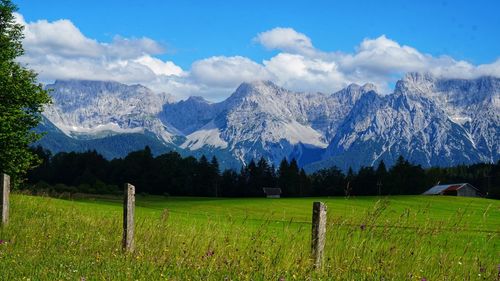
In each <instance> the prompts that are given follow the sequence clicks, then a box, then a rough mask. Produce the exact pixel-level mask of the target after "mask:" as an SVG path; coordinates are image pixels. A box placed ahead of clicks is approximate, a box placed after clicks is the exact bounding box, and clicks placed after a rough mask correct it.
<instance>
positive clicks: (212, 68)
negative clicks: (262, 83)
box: [16, 14, 500, 100]
mask: <svg viewBox="0 0 500 281" xmlns="http://www.w3.org/2000/svg"><path fill="white" fill-rule="evenodd" d="M16 17H17V21H18V22H19V23H21V24H23V25H24V26H25V31H24V34H25V39H24V41H23V44H24V48H25V54H24V55H23V56H22V57H21V58H20V59H19V61H20V62H21V63H23V64H26V65H27V66H28V67H30V68H32V69H34V70H35V71H36V72H38V73H39V79H40V81H42V82H47V83H48V82H52V81H54V80H56V79H90V80H114V81H119V82H123V83H140V84H143V85H145V86H148V87H150V88H152V89H153V90H155V91H162V92H168V93H171V94H173V95H174V96H177V97H179V98H185V97H187V96H190V95H198V96H204V97H206V98H207V99H210V100H221V99H223V98H225V97H227V96H228V95H230V94H231V93H232V91H234V89H235V88H236V87H237V86H238V85H239V84H240V83H242V82H248V81H254V80H272V81H274V82H276V83H277V84H279V85H281V86H284V87H286V88H289V89H292V90H296V91H319V92H325V93H331V92H334V91H337V90H339V89H341V88H343V87H345V86H347V85H349V84H351V83H358V84H364V83H366V82H371V83H374V84H375V85H377V87H378V88H379V89H380V90H381V91H382V92H389V91H390V90H391V89H389V85H390V84H391V83H393V82H395V80H396V79H398V78H400V77H401V76H402V75H403V74H404V73H406V72H412V71H417V72H430V73H432V74H434V75H437V76H440V77H447V78H475V77H478V76H483V75H491V76H497V77H500V59H498V60H496V61H494V62H492V63H490V64H482V65H474V64H471V63H469V62H467V61H462V60H455V59H454V58H452V57H449V56H439V57H435V56H432V55H429V54H425V53H422V52H420V51H419V50H417V49H415V48H413V47H410V46H405V45H401V44H399V43H398V42H395V41H394V40H391V39H389V38H387V37H386V36H385V35H381V36H379V37H378V38H366V39H364V40H363V41H362V42H361V43H360V44H359V45H358V46H356V48H355V50H354V52H352V53H343V52H338V51H324V50H319V49H317V48H316V47H314V45H313V42H312V40H311V38H309V37H308V36H307V35H305V34H303V33H300V32H297V31H296V30H294V29H292V28H283V27H277V28H274V29H271V30H268V31H264V32H262V33H259V34H257V35H256V37H255V38H253V42H255V43H257V44H260V45H262V46H263V47H264V48H265V49H268V50H275V51H276V50H277V51H278V53H277V54H276V55H274V56H272V57H270V58H269V59H266V60H263V61H261V62H256V61H253V60H252V59H250V58H246V57H242V56H231V57H228V56H215V57H209V58H205V59H201V60H198V61H195V62H193V63H192V65H191V68H190V69H182V68H181V67H180V66H178V65H176V64H175V62H173V61H164V60H161V59H159V58H157V57H156V56H157V55H160V54H163V53H165V48H164V47H163V46H162V45H161V44H159V43H158V42H156V41H154V40H152V39H150V38H124V37H120V36H115V37H114V38H113V40H112V41H111V42H109V43H105V42H99V41H97V40H94V39H92V38H88V37H87V36H85V35H84V34H82V32H81V31H80V30H79V29H78V28H77V27H76V26H75V25H74V24H73V23H72V22H71V21H70V20H66V19H62V20H57V21H53V22H48V21H46V20H39V21H36V22H29V23H28V22H26V21H25V20H24V18H23V17H22V15H20V14H16Z"/></svg>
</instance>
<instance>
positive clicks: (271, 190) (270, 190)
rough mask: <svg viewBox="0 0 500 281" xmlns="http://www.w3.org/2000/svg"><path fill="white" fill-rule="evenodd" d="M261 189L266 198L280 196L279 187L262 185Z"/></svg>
mask: <svg viewBox="0 0 500 281" xmlns="http://www.w3.org/2000/svg"><path fill="white" fill-rule="evenodd" d="M263 190H264V194H266V197H267V198H280V196H281V188H275V187H264V188H263Z"/></svg>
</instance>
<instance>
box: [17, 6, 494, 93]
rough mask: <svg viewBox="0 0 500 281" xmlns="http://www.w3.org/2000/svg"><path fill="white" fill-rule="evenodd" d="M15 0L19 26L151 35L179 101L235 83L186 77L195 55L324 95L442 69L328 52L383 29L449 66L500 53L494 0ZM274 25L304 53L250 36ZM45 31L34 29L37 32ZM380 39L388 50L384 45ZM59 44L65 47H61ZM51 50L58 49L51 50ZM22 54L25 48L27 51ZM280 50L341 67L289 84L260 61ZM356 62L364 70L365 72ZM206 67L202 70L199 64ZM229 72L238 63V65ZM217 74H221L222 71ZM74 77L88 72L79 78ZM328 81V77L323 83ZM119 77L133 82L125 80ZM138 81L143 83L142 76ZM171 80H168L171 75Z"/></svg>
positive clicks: (99, 35)
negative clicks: (177, 71)
mask: <svg viewBox="0 0 500 281" xmlns="http://www.w3.org/2000/svg"><path fill="white" fill-rule="evenodd" d="M233 2H234V3H233ZM16 3H17V5H18V6H19V13H20V14H21V15H22V16H23V17H24V21H25V22H26V23H27V24H29V23H34V22H37V21H40V20H47V22H48V23H54V22H56V21H58V20H61V19H67V20H69V21H70V22H71V23H72V24H73V25H74V26H75V27H76V28H77V29H78V30H79V32H81V34H82V35H83V36H85V37H86V38H88V39H91V40H94V41H96V42H99V43H100V44H113V42H115V43H116V38H124V39H130V40H135V39H140V38H144V37H146V38H148V39H151V40H153V41H154V42H155V43H156V44H158V45H159V46H161V49H162V50H161V51H159V50H158V51H146V52H145V53H148V55H150V56H151V57H153V58H158V59H161V60H162V61H164V62H167V61H168V62H172V63H173V64H175V65H176V66H178V67H180V68H182V70H183V73H184V74H183V75H184V76H183V77H184V78H182V79H179V78H176V79H174V80H176V83H183V84H186V83H188V84H189V83H190V85H188V86H189V87H188V88H190V89H191V90H186V87H184V88H182V89H180V90H179V89H177V90H178V91H179V92H180V93H177V95H178V96H181V97H182V96H186V95H191V94H197V93H198V94H200V95H206V96H207V97H209V98H213V99H220V98H222V97H223V96H224V95H227V91H229V90H230V89H232V88H233V87H234V86H235V85H233V84H236V80H237V79H238V77H235V78H234V80H235V81H234V82H231V83H226V82H227V81H225V82H224V81H222V82H221V81H218V82H216V83H212V84H211V82H210V81H208V80H209V79H206V77H203V78H201V79H200V77H199V76H200V75H201V76H203V75H204V74H202V73H201V72H198V74H197V75H192V73H193V72H194V69H193V64H196V62H200V61H201V62H206V60H207V59H209V58H213V57H216V58H224V59H227V58H234V57H241V58H245V59H248V60H250V61H251V62H255V63H257V64H258V65H260V66H263V67H265V68H266V69H264V70H263V71H264V72H266V73H265V74H262V73H261V72H260V70H259V69H257V68H255V69H257V70H256V71H257V72H259V73H258V74H255V73H254V72H252V71H255V69H254V68H252V69H253V70H249V71H250V72H252V73H253V74H252V75H253V76H255V77H256V78H259V77H268V76H269V77H271V78H273V77H274V78H276V77H277V76H279V77H278V78H276V79H275V80H278V82H282V83H281V84H283V85H284V86H288V87H290V88H293V89H296V90H322V91H328V90H330V91H332V90H336V89H337V88H339V87H341V86H342V85H343V84H348V83H351V82H363V81H361V80H374V81H365V82H374V83H375V84H377V85H378V86H380V87H381V88H384V87H385V88H387V87H388V85H392V84H393V83H394V79H396V78H395V77H397V76H398V75H400V74H401V73H402V72H405V71H409V70H413V68H412V67H413V66H415V65H418V67H417V66H415V67H414V68H415V70H416V71H421V70H422V69H425V68H426V67H432V68H436V69H440V70H439V71H438V70H436V72H437V73H439V74H443V73H444V72H443V70H442V69H443V67H441V66H442V65H443V63H441V62H437V61H435V60H434V61H432V62H427V61H426V62H425V63H420V64H415V63H413V62H412V64H411V65H412V67H410V66H409V65H410V64H406V65H405V66H401V65H400V66H396V67H395V66H394V65H389V66H387V67H388V69H376V71H375V70H370V71H366V70H365V69H372V68H374V67H375V68H377V67H376V65H375V66H374V65H369V64H365V63H358V64H356V66H352V65H349V66H348V67H346V66H345V63H344V62H343V61H344V60H342V62H339V61H338V60H337V59H336V58H332V56H334V54H335V53H342V54H347V55H352V56H356V54H357V53H358V51H359V49H360V46H361V44H362V42H363V40H367V39H368V40H370V39H372V40H375V39H377V38H380V37H381V36H383V35H385V37H384V38H386V39H387V40H390V42H396V43H397V44H399V46H401V47H404V46H408V47H411V48H413V49H415V50H418V53H419V54H421V55H427V54H428V55H431V56H432V58H433V59H434V58H435V59H438V58H441V57H443V56H446V57H449V58H452V59H453V61H454V62H462V61H463V62H466V63H468V64H470V66H467V69H472V68H476V67H477V66H479V65H488V64H492V63H495V62H496V61H497V60H498V58H499V57H500V51H499V50H500V28H499V27H500V16H498V11H500V1H451V0H448V1H401V0H400V1H314V2H313V1H239V2H236V1H175V2H173V1H115V0H111V1H103V0H101V1H94V0H87V1H76V0H72V1H54V0H44V1H34V0H31V1H24V0H23V1H16ZM277 27H282V28H288V29H290V30H293V31H294V32H296V33H297V34H302V35H304V36H306V38H307V39H306V40H310V41H311V44H312V45H313V46H312V47H311V48H314V50H316V51H311V52H306V53H304V51H303V50H302V49H301V50H299V51H297V50H298V49H297V48H294V47H290V45H286V46H285V45H283V44H281V43H277V44H273V43H269V42H267V43H266V42H263V41H262V40H259V39H256V38H258V35H259V34H261V33H263V32H266V31H271V30H273V29H275V28H277ZM43 33H44V32H42V31H41V34H42V35H43ZM294 34H295V33H287V34H284V35H283V34H281V35H282V36H288V37H290V36H292V37H293V36H295V35H296V34H295V35H294ZM40 36H41V35H40ZM40 36H38V37H37V38H40ZM299 37H300V36H299ZM300 38H302V37H300ZM300 38H299V39H300ZM114 40H115V41H114ZM33 42H34V41H33ZM33 42H32V45H30V44H27V46H28V48H29V47H30V46H31V47H33V46H34V45H35V44H38V43H33ZM37 42H38V41H37ZM273 42H274V41H273ZM379 45H380V44H379ZM382 45H384V46H387V44H385V43H384V44H382ZM59 47H61V48H63V47H64V46H58V48H59ZM51 48H52V49H54V48H56V47H55V46H52V47H51ZM308 48H309V47H308ZM377 50H380V48H379V49H377ZM396 51H397V50H396ZM377 52H379V51H375V52H372V54H373V53H377ZM410 53H411V52H410ZM29 54H30V50H28V55H29ZM280 54H293V55H299V56H303V57H305V58H306V59H308V63H310V62H315V61H318V60H321V62H325V64H324V65H321V66H319V67H320V69H325V68H328V67H330V66H331V65H332V63H333V65H335V66H334V67H337V65H338V66H339V67H340V68H339V69H341V70H339V71H340V73H341V74H342V75H341V76H342V77H343V78H341V77H339V76H338V75H334V74H332V76H329V75H327V76H325V77H322V78H321V77H320V78H321V79H320V80H318V79H319V78H318V77H316V78H314V77H313V78H314V79H313V78H311V77H310V76H311V75H312V74H311V75H305V74H304V75H302V74H301V75H299V76H300V77H299V76H297V75H295V74H297V73H295V74H294V75H295V76H294V77H292V78H293V79H295V80H300V78H301V77H302V78H303V79H305V80H307V79H308V78H311V79H312V80H311V79H310V81H308V82H307V83H303V85H304V86H301V85H302V84H301V83H300V81H299V82H298V81H295V80H294V81H292V82H290V81H291V80H290V77H291V76H290V77H289V76H287V77H281V76H283V75H281V74H276V73H274V72H273V71H278V70H282V68H281V66H276V65H275V67H274V68H272V67H270V66H268V65H266V63H265V61H270V60H272V59H273V58H276V56H278V55H280ZM326 54H328V55H326ZM282 57H283V56H282ZM327 57H328V58H327ZM364 57H366V56H364ZM362 58H363V56H360V60H361V59H362ZM370 58H373V56H370ZM74 59H77V57H75V58H74ZM78 59H81V57H78ZM295 59H296V58H295ZM383 59H384V58H382V57H381V58H377V59H375V60H374V61H372V62H373V63H375V64H376V63H377V62H379V61H383ZM396 59H398V57H396ZM37 60H38V58H37ZM27 61H28V62H31V64H32V65H33V66H34V68H35V70H37V71H38V69H36V67H35V66H40V67H41V66H42V64H41V63H34V58H30V60H27ZM358 61H359V60H358ZM240 63H241V62H239V61H238V62H236V60H233V61H231V65H234V64H238V66H239V65H240ZM245 63H248V61H245ZM212 65H213V64H212ZM444 65H446V67H445V68H446V69H447V70H446V74H445V75H448V76H453V75H457V74H456V73H460V72H463V70H462V68H460V70H456V69H457V68H456V67H455V66H453V67H455V70H453V71H451V70H449V69H450V67H451V65H459V66H460V67H461V64H460V63H458V64H457V63H455V64H453V63H451V62H449V61H447V62H445V63H444ZM315 67H316V66H315ZM363 67H365V68H364V69H363ZM391 67H392V68H391ZM394 67H395V68H394ZM398 67H399V68H398ZM271 68H272V69H271ZM354 68H356V71H355V72H356V73H360V72H363V74H362V75H360V74H359V75H358V74H356V75H354V74H353V73H351V72H353V71H354V70H353V69H354ZM204 69H205V70H206V68H204ZM237 69H246V68H245V67H243V68H239V67H238V68H237ZM343 69H348V70H343ZM487 69H488V71H486V72H485V71H484V70H481V71H476V70H474V71H475V72H474V73H476V74H474V75H478V74H477V73H487V74H493V75H494V74H495V73H497V72H496V71H497V67H496V64H495V65H494V66H492V67H489V68H487ZM492 69H493V70H492ZM211 70H213V69H209V70H208V72H207V73H209V74H210V71H211ZM219 70H220V69H218V70H217V71H219ZM346 71H347V72H349V71H350V72H349V73H347V72H346ZM467 71H469V70H467ZM470 71H472V70H470ZM313 72H314V71H312V72H311V73H313ZM364 72H366V73H364ZM368 72H370V73H368ZM375 72H376V73H375ZM499 72H500V71H499ZM44 73H45V72H44ZM269 73H271V74H269ZM374 73H375V74H374ZM450 73H453V74H450ZM223 74H224V73H223V72H222V74H221V75H223ZM382 74H383V75H382ZM79 75H81V74H75V75H74V76H75V78H78V77H79ZM373 75H375V76H373ZM380 75H382V76H384V77H385V78H384V77H381V76H380ZM471 75H472V74H471ZM52 76H57V75H52V74H51V75H48V74H47V75H45V74H42V75H41V77H42V78H44V79H47V80H50V79H51V78H52V79H57V78H58V77H52ZM178 76H179V75H178ZM194 76H196V77H194ZM466 76H467V75H466ZM186 77H187V78H186ZM248 77H252V76H251V75H250V76H243V77H241V78H242V79H243V80H245V79H248ZM62 78H65V77H62ZM81 78H86V77H85V75H83V76H82V77H81ZM328 79H331V80H332V81H333V80H335V81H336V82H332V83H328V82H327V80H328ZM336 79H337V80H336ZM116 80H121V79H116ZM180 80H182V81H180ZM198 80H199V81H198ZM271 80H273V79H271ZM315 81H316V82H315ZM317 81H320V82H317ZM123 82H132V81H129V80H127V79H124V80H123ZM137 82H143V83H144V81H137ZM155 83H156V84H155ZM155 83H151V86H152V87H153V88H158V89H161V87H158V84H159V83H160V82H158V81H156V82H155ZM169 83H173V82H172V81H169ZM315 83H316V84H320V85H321V87H319V88H318V89H315V88H314V87H313V88H311V87H310V86H308V85H313V84H315ZM144 84H148V82H147V81H146V82H145V83H144ZM153 84H155V85H156V86H155V85H153ZM163 90H165V91H175V89H172V88H171V87H170V88H168V87H166V88H165V89H163ZM386 90H387V89H386ZM215 92H218V93H219V92H220V93H222V92H224V94H216V93H215ZM174 94H176V93H174Z"/></svg>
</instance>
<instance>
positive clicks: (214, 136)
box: [181, 122, 228, 150]
mask: <svg viewBox="0 0 500 281" xmlns="http://www.w3.org/2000/svg"><path fill="white" fill-rule="evenodd" d="M204 146H210V147H214V148H221V149H225V148H227V146H228V144H227V142H226V141H224V140H223V139H221V137H220V130H219V128H217V127H216V126H215V124H214V122H210V123H209V124H207V125H206V126H204V127H203V128H201V129H200V130H198V131H195V132H194V133H192V134H190V135H188V136H186V141H185V142H184V143H183V144H181V148H184V149H189V150H198V149H200V148H202V147H204Z"/></svg>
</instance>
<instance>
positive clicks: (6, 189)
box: [0, 174, 10, 226]
mask: <svg viewBox="0 0 500 281" xmlns="http://www.w3.org/2000/svg"><path fill="white" fill-rule="evenodd" d="M0 181H1V183H0V184H1V186H0V207H1V210H0V226H1V225H7V224H8V223H9V194H10V177H9V175H7V174H2V175H1V178H0Z"/></svg>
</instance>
